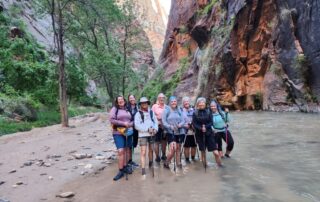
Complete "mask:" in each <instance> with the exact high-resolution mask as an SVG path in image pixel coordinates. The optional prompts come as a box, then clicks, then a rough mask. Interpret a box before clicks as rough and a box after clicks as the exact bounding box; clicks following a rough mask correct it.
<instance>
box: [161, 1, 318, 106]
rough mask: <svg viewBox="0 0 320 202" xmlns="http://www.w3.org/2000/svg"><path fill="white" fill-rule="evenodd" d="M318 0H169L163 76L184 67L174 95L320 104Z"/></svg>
mask: <svg viewBox="0 0 320 202" xmlns="http://www.w3.org/2000/svg"><path fill="white" fill-rule="evenodd" d="M319 3H320V1H319V0H318V1H308V3H303V2H300V3H298V2H296V1H294V0H284V1H277V0H246V1H245V0H220V1H219V0H172V5H171V12H170V15H169V21H168V26H167V32H166V38H165V43H164V45H163V50H162V54H161V56H160V63H161V65H162V67H163V69H164V79H165V80H170V79H171V78H176V77H177V75H176V74H177V72H179V71H183V72H182V74H181V76H180V77H179V78H178V82H179V83H178V85H177V87H176V88H175V90H174V94H175V95H178V96H179V97H181V96H184V95H189V96H191V97H192V98H196V97H197V96H205V97H207V98H210V99H212V98H217V99H218V100H219V101H220V102H221V104H222V105H225V106H229V107H232V108H234V109H264V110H272V111H317V112H319V111H320V109H319V100H320V70H319V69H320V68H319V65H320V49H319V47H320V35H319V34H317V33H319V32H320V28H319V27H320V26H319V25H320V8H319V7H317V6H316V5H317V4H319ZM182 59H184V60H188V67H187V68H185V69H181V65H180V63H179V62H181V60H182ZM162 90H164V91H165V90H166V89H165V88H162Z"/></svg>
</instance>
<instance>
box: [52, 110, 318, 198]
mask: <svg viewBox="0 0 320 202" xmlns="http://www.w3.org/2000/svg"><path fill="white" fill-rule="evenodd" d="M232 120H233V122H232V123H231V124H230V129H231V131H232V134H233V137H234V139H235V148H234V151H233V153H232V155H231V158H230V159H223V164H224V165H225V167H224V168H217V167H216V165H215V163H214V160H213V156H212V154H209V153H208V154H207V159H208V161H209V167H208V169H207V171H206V172H205V171H204V168H203V166H202V164H201V162H199V161H196V162H193V163H192V164H189V165H186V164H184V166H183V169H182V170H178V171H177V173H175V172H173V171H169V170H166V169H163V166H162V164H161V165H160V166H157V167H156V168H155V177H154V178H153V177H152V176H151V173H150V171H149V170H148V172H147V177H146V178H145V179H144V178H142V176H141V171H140V169H137V170H136V171H135V172H134V173H133V174H132V175H129V180H128V181H126V180H125V179H122V180H120V181H118V182H113V181H112V178H113V176H114V175H115V174H116V172H117V168H116V163H114V164H113V165H112V166H111V167H110V168H107V169H106V170H104V171H102V172H100V173H99V174H98V175H93V176H88V177H86V178H84V179H80V180H75V181H73V182H70V183H68V184H66V185H65V186H64V187H63V188H62V189H61V190H66V191H68V190H70V191H74V192H75V193H76V195H75V197H74V201H91V202H92V201H111V202H120V201H139V202H140V201H141V202H142V201H143V202H144V201H145V202H151V201H152V202H171V201H172V202H173V201H183V202H189V201H190V202H198V201H199V202H212V201H237V202H241V201H243V202H250V201H252V202H256V201H260V202H261V201H290V202H292V201H297V202H298V201H310V202H320V116H319V115H317V114H302V113H272V112H234V113H232ZM138 159H139V154H138V153H137V152H136V154H135V156H134V160H135V161H137V162H138ZM54 200H56V201H61V200H60V199H54Z"/></svg>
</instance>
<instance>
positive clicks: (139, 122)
mask: <svg viewBox="0 0 320 202" xmlns="http://www.w3.org/2000/svg"><path fill="white" fill-rule="evenodd" d="M134 126H135V127H136V129H137V130H138V131H140V132H148V127H147V126H146V124H144V123H143V122H142V119H141V115H140V112H137V113H136V115H135V116H134Z"/></svg>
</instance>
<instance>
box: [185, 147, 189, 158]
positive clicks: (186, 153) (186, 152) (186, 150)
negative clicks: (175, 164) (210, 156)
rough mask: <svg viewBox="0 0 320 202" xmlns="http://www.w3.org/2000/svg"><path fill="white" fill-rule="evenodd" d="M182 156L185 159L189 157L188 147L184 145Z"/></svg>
mask: <svg viewBox="0 0 320 202" xmlns="http://www.w3.org/2000/svg"><path fill="white" fill-rule="evenodd" d="M184 157H185V158H186V161H188V160H189V158H190V147H185V148H184Z"/></svg>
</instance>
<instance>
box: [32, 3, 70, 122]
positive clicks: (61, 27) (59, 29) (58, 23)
mask: <svg viewBox="0 0 320 202" xmlns="http://www.w3.org/2000/svg"><path fill="white" fill-rule="evenodd" d="M35 1H36V2H37V4H38V6H39V8H40V9H39V10H40V11H41V12H42V13H44V14H49V15H50V17H51V25H52V30H53V33H54V45H55V51H56V53H57V55H58V70H59V71H58V72H59V101H60V113H61V124H62V126H63V127H68V126H69V119H68V105H67V82H66V72H65V47H64V46H65V40H64V39H65V38H64V35H65V28H66V27H67V26H68V24H67V21H66V20H65V15H66V12H67V11H68V10H70V8H71V7H70V6H71V3H72V2H73V0H35Z"/></svg>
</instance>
